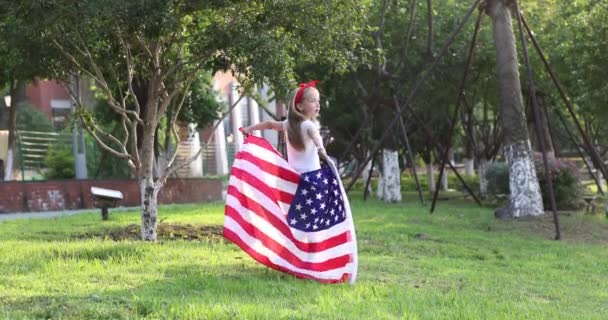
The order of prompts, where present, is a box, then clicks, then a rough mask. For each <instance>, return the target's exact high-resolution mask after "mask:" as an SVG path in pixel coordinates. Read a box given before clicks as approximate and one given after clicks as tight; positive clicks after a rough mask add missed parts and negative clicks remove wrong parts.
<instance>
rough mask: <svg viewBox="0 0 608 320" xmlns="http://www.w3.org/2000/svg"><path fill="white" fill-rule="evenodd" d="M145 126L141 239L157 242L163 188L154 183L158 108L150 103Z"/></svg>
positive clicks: (141, 181) (140, 181) (142, 164)
mask: <svg viewBox="0 0 608 320" xmlns="http://www.w3.org/2000/svg"><path fill="white" fill-rule="evenodd" d="M146 109H147V113H146V119H145V121H144V125H143V141H142V144H141V158H140V161H141V168H140V169H139V174H138V178H139V191H140V194H141V207H142V212H141V238H142V240H145V241H156V227H157V211H158V206H157V198H158V192H159V191H160V188H161V186H160V185H159V184H157V183H155V182H154V176H153V174H154V170H153V167H154V140H155V138H156V137H155V136H156V126H157V125H156V119H155V118H156V115H155V112H153V111H152V110H156V106H155V105H154V104H152V103H148V105H147V106H146Z"/></svg>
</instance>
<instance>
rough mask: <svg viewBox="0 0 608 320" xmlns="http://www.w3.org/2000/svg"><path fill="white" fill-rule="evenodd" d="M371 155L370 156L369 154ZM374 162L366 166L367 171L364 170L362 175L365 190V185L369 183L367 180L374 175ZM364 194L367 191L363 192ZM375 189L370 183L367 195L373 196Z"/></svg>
mask: <svg viewBox="0 0 608 320" xmlns="http://www.w3.org/2000/svg"><path fill="white" fill-rule="evenodd" d="M368 155H369V154H368ZM372 162H374V161H373V160H372V161H369V162H368V163H367V164H366V165H365V169H363V174H362V175H361V176H362V177H363V188H364V189H365V184H366V183H367V179H369V176H370V175H371V174H372ZM363 192H365V190H363ZM373 192H374V191H373V188H372V184H371V183H370V184H369V185H368V186H367V194H372V193H373Z"/></svg>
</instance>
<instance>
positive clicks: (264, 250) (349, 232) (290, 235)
mask: <svg viewBox="0 0 608 320" xmlns="http://www.w3.org/2000/svg"><path fill="white" fill-rule="evenodd" d="M316 83H317V81H315V80H313V81H310V82H308V83H303V84H300V87H299V88H298V89H296V90H293V91H292V92H291V95H290V97H289V100H288V109H289V111H288V116H287V120H285V121H272V120H271V121H264V122H262V123H259V124H255V125H252V126H249V127H245V128H241V131H242V132H243V134H245V135H249V134H250V133H251V132H252V131H253V130H260V129H274V130H278V131H287V156H288V159H287V161H285V159H284V158H283V156H282V155H280V154H279V153H278V151H276V149H275V148H274V147H273V146H272V145H271V144H270V143H268V141H266V140H264V139H262V138H259V137H254V136H248V137H247V139H245V142H244V143H243V145H242V146H241V149H240V150H239V152H238V153H237V154H236V155H235V161H234V163H233V165H232V169H231V173H230V181H229V183H228V188H227V191H226V211H225V218H224V231H223V234H224V237H225V238H226V239H227V240H229V241H232V242H234V243H235V244H236V245H238V246H239V247H241V249H243V250H244V251H245V252H246V253H248V254H249V255H250V256H251V257H252V258H254V259H255V260H257V261H258V262H260V263H262V264H264V265H266V266H268V267H270V268H273V269H276V270H279V271H283V272H287V273H289V274H292V275H294V276H296V277H300V278H306V279H313V280H317V281H321V282H329V283H334V282H345V281H349V282H350V283H354V281H355V279H356V275H357V243H356V242H357V241H356V238H355V227H354V224H353V220H352V215H351V211H350V205H349V203H348V198H347V196H346V193H345V192H344V186H343V185H342V182H341V181H340V175H339V174H338V170H337V169H336V166H335V164H334V163H333V162H332V161H331V160H330V159H328V158H327V153H326V152H325V148H324V147H323V142H322V139H321V135H320V134H319V129H318V123H317V121H316V120H317V117H318V115H319V91H317V89H316V88H315V84H316ZM319 157H321V158H323V159H325V160H326V163H327V166H324V167H321V163H320V159H319Z"/></svg>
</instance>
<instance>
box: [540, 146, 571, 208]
mask: <svg viewBox="0 0 608 320" xmlns="http://www.w3.org/2000/svg"><path fill="white" fill-rule="evenodd" d="M534 166H535V167H536V175H537V176H538V183H539V184H540V190H541V193H542V196H543V205H544V206H545V209H547V210H550V209H551V203H550V199H549V186H548V183H547V179H546V175H545V166H544V164H543V158H542V155H541V154H540V153H538V154H535V155H534ZM549 173H550V177H551V181H552V182H553V190H554V192H555V202H556V205H557V208H558V209H560V210H564V209H579V208H581V206H582V201H583V192H582V185H581V177H580V175H579V171H578V168H576V166H575V165H574V164H573V163H571V162H568V161H565V160H560V159H549Z"/></svg>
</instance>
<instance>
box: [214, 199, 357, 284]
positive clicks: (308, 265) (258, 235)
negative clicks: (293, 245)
mask: <svg viewBox="0 0 608 320" xmlns="http://www.w3.org/2000/svg"><path fill="white" fill-rule="evenodd" d="M234 213H235V212H234V211H229V210H227V211H226V214H227V215H228V216H229V217H231V218H233V220H234V221H235V222H236V223H238V224H239V225H240V226H241V228H243V230H245V232H247V233H248V234H249V235H250V236H251V237H252V238H255V239H256V240H257V241H259V242H260V243H261V244H262V245H263V246H264V247H266V248H268V249H269V250H270V251H272V252H274V253H275V254H276V255H277V256H279V257H281V258H283V260H285V261H287V262H289V263H290V264H291V265H293V266H294V267H296V268H300V269H306V270H312V271H319V272H321V271H329V270H333V269H338V268H341V267H344V266H345V265H347V264H348V263H349V262H350V256H349V254H344V255H341V256H337V257H335V258H331V259H327V260H324V261H318V262H311V261H305V260H302V259H301V258H300V257H298V256H297V255H296V254H294V253H293V252H291V251H290V249H289V248H287V247H284V246H283V245H281V244H280V243H279V242H277V241H276V240H274V239H272V238H271V237H269V236H268V235H267V234H265V233H264V232H262V231H261V230H260V229H258V228H256V226H254V225H252V224H250V223H249V222H247V221H245V219H243V217H241V216H240V215H238V214H234ZM313 257H314V256H313Z"/></svg>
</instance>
